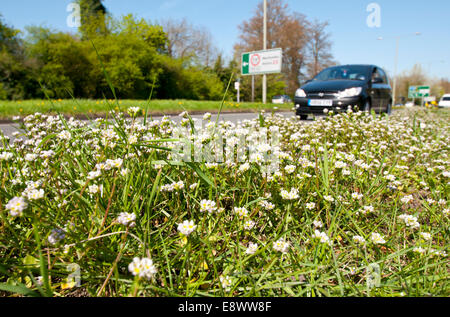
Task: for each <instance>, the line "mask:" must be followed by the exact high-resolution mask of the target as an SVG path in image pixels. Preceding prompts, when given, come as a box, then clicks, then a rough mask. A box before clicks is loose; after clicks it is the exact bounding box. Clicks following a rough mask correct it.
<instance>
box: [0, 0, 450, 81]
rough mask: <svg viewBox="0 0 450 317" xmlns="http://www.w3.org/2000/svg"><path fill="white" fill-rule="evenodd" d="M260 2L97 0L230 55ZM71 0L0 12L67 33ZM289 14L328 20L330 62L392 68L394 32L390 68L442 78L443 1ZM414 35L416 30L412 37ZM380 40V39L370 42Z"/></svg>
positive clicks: (448, 49)
mask: <svg viewBox="0 0 450 317" xmlns="http://www.w3.org/2000/svg"><path fill="white" fill-rule="evenodd" d="M260 1H261V0H105V1H104V4H105V6H106V7H107V9H108V10H109V12H110V13H112V14H113V15H114V16H116V17H120V16H121V15H124V14H127V13H133V14H135V15H136V16H138V17H143V18H146V19H148V20H150V21H151V22H157V21H158V20H160V19H167V18H176V19H180V18H187V19H188V20H189V21H190V22H191V23H193V24H195V25H197V26H203V27H205V28H207V29H209V30H210V31H211V33H212V34H213V36H214V38H215V44H216V46H218V47H219V49H220V50H221V51H222V52H223V53H224V54H225V55H228V56H230V55H231V52H232V47H233V45H234V44H235V43H236V41H237V39H238V35H239V30H238V26H239V25H240V24H241V23H242V22H243V21H244V20H247V19H249V18H250V17H251V16H252V15H253V14H254V12H255V10H256V6H257V4H258V3H259V2H260ZM71 2H72V1H71V0H39V1H36V0H13V1H10V0H0V13H1V14H2V15H3V18H4V19H5V20H6V22H7V23H8V24H10V25H13V26H14V27H16V28H19V29H22V30H23V29H24V27H25V26H27V25H45V26H48V27H52V28H54V29H58V30H63V31H71V32H74V31H75V30H74V29H72V28H69V27H68V26H67V23H66V19H67V16H68V15H69V13H68V12H66V7H67V5H68V4H69V3H71ZM372 2H376V3H377V4H379V5H380V8H381V27H380V28H369V27H368V26H367V23H366V20H367V17H368V16H369V14H370V13H369V12H367V11H366V8H367V6H368V5H369V4H370V3H372ZM287 3H288V4H289V7H290V9H291V10H292V11H297V12H300V13H302V14H305V15H306V16H307V17H308V18H309V19H310V20H312V19H315V18H316V19H319V20H321V21H329V23H330V27H329V29H328V31H329V32H330V33H331V39H332V41H333V54H334V56H335V59H336V60H337V61H338V62H340V63H342V64H346V63H371V64H376V65H379V66H381V67H384V68H385V69H386V70H387V71H388V72H389V73H390V74H391V75H392V74H393V72H394V60H395V37H396V36H401V39H400V50H399V65H398V73H401V72H403V71H405V70H409V69H411V68H412V66H413V65H414V64H416V63H418V64H421V65H422V67H423V68H424V69H425V70H426V71H427V72H429V73H430V74H431V75H432V76H438V77H446V78H450V1H448V0H428V1H424V0H341V1H338V0H287ZM415 32H421V35H420V36H415V35H414V33H415ZM379 37H383V40H377V39H378V38H379Z"/></svg>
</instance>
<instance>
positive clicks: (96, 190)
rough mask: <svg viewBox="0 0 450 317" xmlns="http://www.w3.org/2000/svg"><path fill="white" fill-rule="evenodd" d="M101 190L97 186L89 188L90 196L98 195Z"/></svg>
mask: <svg viewBox="0 0 450 317" xmlns="http://www.w3.org/2000/svg"><path fill="white" fill-rule="evenodd" d="M100 190H101V188H100V186H98V185H95V184H94V185H91V186H89V188H88V192H89V193H90V194H97V193H99V192H100Z"/></svg>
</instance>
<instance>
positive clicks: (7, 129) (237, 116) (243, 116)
mask: <svg viewBox="0 0 450 317" xmlns="http://www.w3.org/2000/svg"><path fill="white" fill-rule="evenodd" d="M279 114H281V115H283V116H285V117H292V116H294V113H293V112H280V113H279ZM170 117H171V118H172V120H173V121H175V122H179V121H180V120H181V118H180V117H179V116H177V115H175V116H170ZM161 118H162V117H154V118H153V119H155V120H160V119H161ZM192 118H197V119H202V118H203V115H193V116H192ZM211 118H212V120H215V118H216V115H215V114H212V116H211ZM256 118H258V114H257V113H224V114H221V115H220V120H224V121H231V122H233V123H237V122H238V121H243V120H253V119H256ZM0 130H1V131H2V132H3V133H4V134H5V135H6V136H8V137H10V138H11V141H13V140H14V137H13V136H12V134H13V133H14V132H15V131H18V125H17V124H12V123H9V124H0Z"/></svg>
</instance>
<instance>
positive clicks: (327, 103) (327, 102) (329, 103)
mask: <svg viewBox="0 0 450 317" xmlns="http://www.w3.org/2000/svg"><path fill="white" fill-rule="evenodd" d="M308 105H310V106H325V107H331V106H332V105H333V100H323V99H321V100H315V99H310V100H309V101H308Z"/></svg>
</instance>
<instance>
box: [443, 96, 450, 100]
mask: <svg viewBox="0 0 450 317" xmlns="http://www.w3.org/2000/svg"><path fill="white" fill-rule="evenodd" d="M442 101H450V97H444V98H442Z"/></svg>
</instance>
